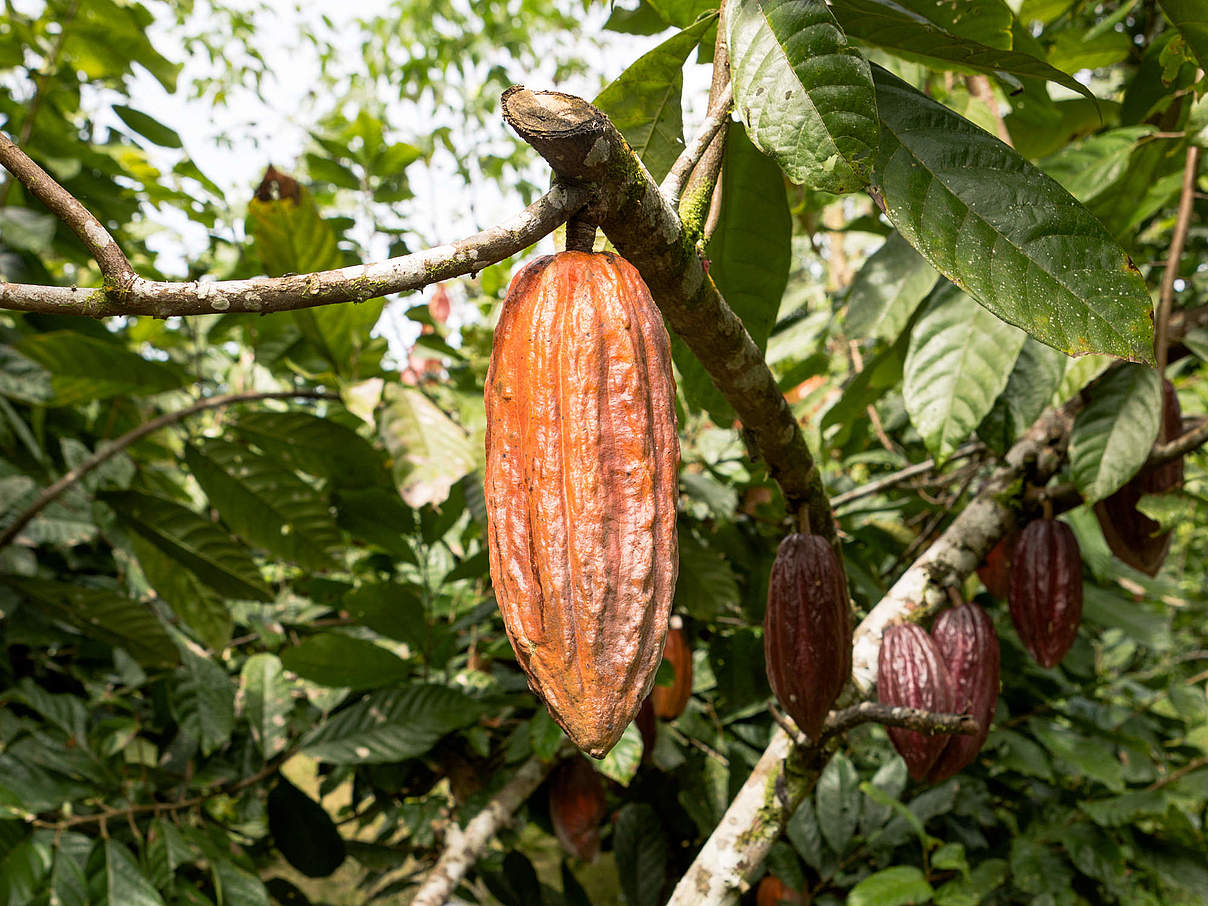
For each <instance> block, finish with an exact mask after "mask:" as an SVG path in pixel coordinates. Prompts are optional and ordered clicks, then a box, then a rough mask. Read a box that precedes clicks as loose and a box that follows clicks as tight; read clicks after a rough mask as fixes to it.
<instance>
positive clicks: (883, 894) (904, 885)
mask: <svg viewBox="0 0 1208 906" xmlns="http://www.w3.org/2000/svg"><path fill="white" fill-rule="evenodd" d="M931 895H932V890H931V885H930V884H928V883H927V878H926V877H925V876H924V875H923V873H922V872H921V871H920V870H919V869H917V868H915V867H914V866H913V865H895V866H894V867H893V868H885V869H882V870H881V871H878V872H877V873H875V874H871V875H869V876H868V877H867V878H865V879H864V880H863V881H861V882H860V883H859V884H857V885H856V886H855V887H853V888H852V889H851V893H850V894H848V897H847V906H906V904H908V903H927V902H930V900H931Z"/></svg>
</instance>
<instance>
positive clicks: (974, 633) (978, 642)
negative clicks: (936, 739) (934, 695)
mask: <svg viewBox="0 0 1208 906" xmlns="http://www.w3.org/2000/svg"><path fill="white" fill-rule="evenodd" d="M931 637H932V639H934V640H935V646H936V648H938V649H939V652H940V657H942V658H943V659H944V663H945V664H946V665H947V666H948V673H949V675H950V676H951V678H952V691H953V694H954V696H955V698H954V706H955V713H957V714H969V715H971V716H972V717H973V719H974V720H976V721H977V725H978V727H979V728H980V729H979V730H978V731H977V733H976V734H974V735H972V736H967V735H963V734H959V733H956V734H953V735H952V736H950V737H948V743H947V745H945V746H944V749H943V751H942V752H941V753H940V756H939V758H938V759H936V762H935V765H934V767H932V768H931V771H930V772H929V773H928V775H927V779H928V780H930V781H931V782H933V783H936V782H938V781H940V780H946V779H948V778H949V777H951V776H952V775H953V774H955V773H957V772H958V771H960V770H962V769H964V768H965V766H966V765H968V764H970V763H971V762H972V761H973V759H974V758H976V757H977V753H978V752H980V751H981V748H982V746H983V745H985V743H986V737H987V736H988V735H989V733H990V724H991V723H992V722H993V720H994V709H995V707H996V706H997V704H998V673H999V651H998V633H997V632H995V631H994V621H993V620H991V619H990V617H989V615H988V614H987V613H986V612H985V611H984V610H982V609H981V608H980V607H978V606H977V605H976V604H961V605H959V606H957V607H953V608H950V609H949V610H945V611H944V612H943V613H941V614H940V615H939V617H937V618H936V621H935V625H934V626H933V627H932V628H931Z"/></svg>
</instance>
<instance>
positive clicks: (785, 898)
mask: <svg viewBox="0 0 1208 906" xmlns="http://www.w3.org/2000/svg"><path fill="white" fill-rule="evenodd" d="M808 902H809V897H808V895H806V894H805V893H803V892H802V891H800V890H794V889H793V888H792V887H789V885H787V884H785V883H784V881H782V880H780V878H778V877H776V876H775V875H764V876H763V880H762V881H760V882H759V890H758V891H757V892H756V894H755V906H805V904H807V903H808Z"/></svg>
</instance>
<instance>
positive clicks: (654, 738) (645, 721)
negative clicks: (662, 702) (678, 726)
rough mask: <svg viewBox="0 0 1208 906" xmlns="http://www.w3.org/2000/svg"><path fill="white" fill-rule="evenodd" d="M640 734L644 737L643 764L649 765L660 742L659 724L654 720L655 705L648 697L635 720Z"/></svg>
mask: <svg viewBox="0 0 1208 906" xmlns="http://www.w3.org/2000/svg"><path fill="white" fill-rule="evenodd" d="M633 722H634V725H635V726H637V728H638V733H640V734H641V736H642V763H643V764H647V763H648V762H649V761H650V760H651V759H652V758H653V757H654V745H655V743H657V742H658V738H659V728H658V722H657V721H656V720H655V719H654V704H653V703H652V702H651V701H650V696H649V695H647V696H646V698H645V700H643V702H642V707H640V708H638V716H637V717H635V718H634V719H633Z"/></svg>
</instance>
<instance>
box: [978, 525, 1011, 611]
mask: <svg viewBox="0 0 1208 906" xmlns="http://www.w3.org/2000/svg"><path fill="white" fill-rule="evenodd" d="M1017 537H1018V535H1017V533H1015V532H1011V533H1009V534H1007V535H1004V536H1003V537H1002V538H1001V539H1000V540H999V542H998V544H996V545H994V547H992V548H990V553H988V554H986V559H985V560H983V561H982V563H981V566H979V567H978V568H977V577H978V578H979V579H981V580H982V585H984V586H986V591H988V592H990V594H992V595H994V597H996V598H1000V599H1002V600H1005V599H1006V597H1007V592H1008V591H1009V590H1010V588H1011V557H1012V556H1013V555H1014V553H1015V539H1016V538H1017Z"/></svg>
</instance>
